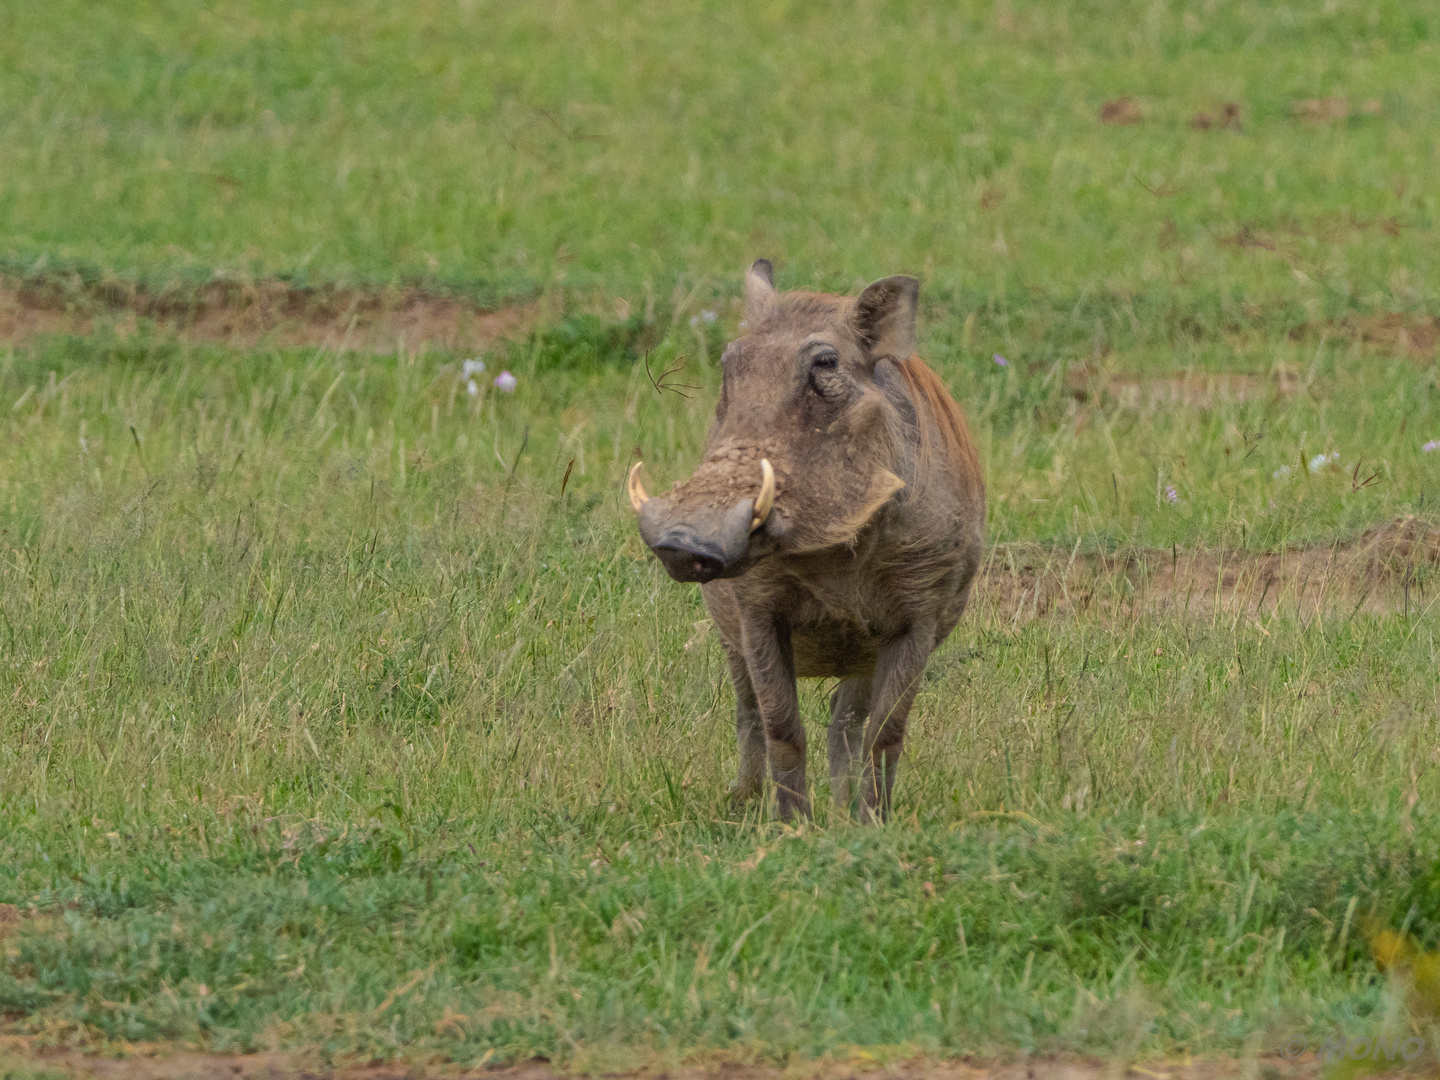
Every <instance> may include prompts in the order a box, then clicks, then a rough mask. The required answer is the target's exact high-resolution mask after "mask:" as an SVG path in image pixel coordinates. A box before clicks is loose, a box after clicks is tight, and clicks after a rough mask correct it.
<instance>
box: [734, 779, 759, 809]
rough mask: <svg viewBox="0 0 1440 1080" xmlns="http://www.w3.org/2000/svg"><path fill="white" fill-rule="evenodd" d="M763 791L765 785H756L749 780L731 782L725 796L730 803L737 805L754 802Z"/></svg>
mask: <svg viewBox="0 0 1440 1080" xmlns="http://www.w3.org/2000/svg"><path fill="white" fill-rule="evenodd" d="M764 790H765V785H764V784H763V783H759V784H757V783H755V782H754V781H750V780H732V781H731V782H730V786H729V787H728V788H727V789H726V794H727V795H729V797H730V801H731V803H734V804H737V805H738V804H740V803H747V802H754V801H755V800H756V799H758V798H759V797H760V796H761V794H762V793H763V792H764Z"/></svg>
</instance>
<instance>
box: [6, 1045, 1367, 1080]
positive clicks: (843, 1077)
mask: <svg viewBox="0 0 1440 1080" xmlns="http://www.w3.org/2000/svg"><path fill="white" fill-rule="evenodd" d="M14 1041H18V1040H14ZM16 1065H23V1066H25V1067H28V1069H30V1070H32V1071H34V1072H43V1073H50V1074H58V1075H61V1076H66V1077H74V1078H76V1080H82V1078H83V1080H289V1078H294V1080H460V1078H471V1077H473V1078H477V1080H478V1078H481V1077H483V1078H486V1080H558V1078H559V1077H564V1076H574V1075H587V1076H596V1075H599V1076H612V1077H634V1078H636V1080H640V1078H649V1080H820V1078H824V1080H1120V1078H1122V1077H1124V1078H1128V1080H1230V1078H1232V1077H1235V1078H1239V1077H1252V1076H1255V1075H1257V1067H1258V1069H1259V1073H1258V1075H1261V1076H1264V1077H1266V1078H1267V1080H1309V1078H1311V1077H1315V1076H1318V1075H1319V1074H1320V1072H1321V1063H1320V1062H1318V1061H1316V1060H1314V1055H1307V1056H1306V1057H1305V1058H1302V1059H1300V1060H1297V1061H1287V1060H1285V1059H1283V1058H1280V1057H1265V1058H1262V1059H1259V1060H1258V1061H1256V1060H1251V1061H1240V1060H1237V1059H1231V1058H1186V1059H1183V1060H1173V1061H1146V1062H1144V1063H1143V1064H1141V1063H1136V1064H1132V1065H1130V1066H1128V1067H1127V1066H1126V1065H1124V1064H1123V1063H1121V1062H1107V1061H1098V1060H1088V1061H1087V1060H1079V1059H1077V1060H1063V1059H1051V1060H1035V1059H1028V1060H1024V1061H1018V1062H1009V1063H984V1062H976V1061H966V1060H962V1061H932V1060H926V1059H922V1058H912V1059H910V1060H903V1061H895V1062H887V1063H884V1064H881V1063H878V1062H877V1061H876V1060H875V1059H874V1058H871V1057H857V1058H856V1059H853V1060H849V1061H845V1060H841V1061H835V1060H825V1061H810V1062H797V1063H795V1064H792V1065H789V1066H784V1067H779V1066H772V1065H756V1064H749V1063H743V1062H737V1061H728V1060H716V1061H710V1062H705V1063H701V1064H691V1065H679V1066H677V1065H673V1064H669V1065H664V1064H658V1063H650V1064H644V1065H635V1066H627V1065H620V1066H618V1067H604V1066H597V1065H594V1064H591V1065H586V1066H583V1067H582V1068H581V1069H580V1070H579V1071H574V1072H572V1071H567V1070H565V1069H561V1068H557V1067H555V1066H553V1065H551V1064H550V1063H549V1062H545V1061H531V1062H526V1063H524V1064H520V1065H509V1066H504V1067H500V1068H491V1067H488V1066H483V1065H482V1066H479V1067H476V1068H469V1069H462V1068H460V1067H458V1066H453V1065H444V1064H429V1065H427V1064H420V1063H406V1062H386V1063H371V1064H365V1065H334V1064H323V1063H321V1062H320V1061H319V1060H318V1059H315V1058H309V1057H305V1056H301V1055H296V1054H280V1053H274V1054H264V1053H262V1054H244V1055H223V1054H203V1053H195V1052H191V1051H182V1050H176V1049H172V1048H166V1047H163V1046H160V1047H156V1046H145V1047H133V1048H131V1049H130V1050H129V1051H128V1052H126V1053H125V1054H124V1056H115V1057H101V1056H98V1055H87V1054H82V1053H79V1052H76V1051H43V1052H23V1051H22V1052H18V1053H16V1052H12V1054H11V1055H8V1056H7V1055H6V1054H5V1053H4V1052H3V1050H0V1075H3V1074H4V1071H5V1070H6V1068H7V1066H8V1067H9V1068H11V1069H13V1068H14V1067H15V1066H16ZM20 1075H21V1076H23V1075H24V1073H20ZM1372 1075H1374V1074H1372Z"/></svg>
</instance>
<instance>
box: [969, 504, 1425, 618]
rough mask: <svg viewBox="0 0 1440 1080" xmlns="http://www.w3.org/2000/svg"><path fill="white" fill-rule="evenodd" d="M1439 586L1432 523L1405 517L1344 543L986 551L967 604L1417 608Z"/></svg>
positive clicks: (1007, 609)
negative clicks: (1259, 548) (1280, 546)
mask: <svg viewBox="0 0 1440 1080" xmlns="http://www.w3.org/2000/svg"><path fill="white" fill-rule="evenodd" d="M1437 585H1440V525H1434V524H1430V523H1428V522H1424V521H1420V520H1418V519H1416V518H1413V517H1409V518H1405V519H1403V520H1400V521H1396V522H1392V523H1391V524H1388V525H1382V526H1377V527H1375V528H1372V529H1368V530H1366V531H1365V532H1364V533H1362V534H1361V535H1360V536H1358V537H1356V538H1355V539H1353V540H1350V541H1348V542H1345V543H1336V544H1334V545H1331V546H1327V547H1312V548H1300V549H1291V550H1282V551H1274V552H1254V551H1203V550H1181V549H1180V548H1179V547H1176V548H1173V549H1171V550H1169V551H1164V550H1155V549H1122V550H1120V551H1117V552H1113V553H1099V552H1096V553H1088V552H1087V553H1080V552H1078V551H1077V552H1075V553H1074V554H1073V555H1072V554H1069V553H1066V552H1063V551H1055V550H1054V549H1045V548H1041V547H1039V546H1036V545H1025V544H1001V545H996V547H995V548H994V549H993V550H992V553H991V557H990V560H989V562H988V563H987V565H986V566H985V568H984V570H983V572H982V576H981V580H980V582H979V584H978V587H977V590H976V602H977V603H979V604H980V605H982V606H986V607H990V608H992V609H994V610H993V614H994V615H995V616H996V617H998V618H1001V619H1008V620H1009V621H1011V622H1012V623H1017V624H1018V623H1022V622H1029V621H1031V620H1033V619H1036V618H1040V617H1042V616H1044V615H1047V614H1051V613H1055V612H1062V611H1072V610H1076V609H1079V610H1089V609H1099V610H1102V611H1121V610H1124V611H1129V610H1133V609H1134V608H1135V607H1136V606H1142V607H1145V608H1147V609H1149V610H1157V609H1158V610H1166V609H1168V610H1180V611H1184V612H1188V613H1196V614H1213V613H1214V612H1216V611H1217V610H1219V611H1221V612H1224V613H1228V614H1232V615H1260V614H1268V613H1271V612H1273V611H1275V610H1277V609H1282V608H1283V609H1284V610H1286V611H1299V612H1300V613H1301V614H1302V615H1307V616H1308V615H1311V614H1313V613H1315V612H1317V611H1323V610H1330V609H1346V610H1350V611H1356V612H1358V611H1369V612H1394V611H1412V612H1418V611H1420V610H1423V609H1425V608H1426V607H1428V606H1429V605H1430V604H1431V603H1433V601H1434V594H1435V592H1436V586H1437Z"/></svg>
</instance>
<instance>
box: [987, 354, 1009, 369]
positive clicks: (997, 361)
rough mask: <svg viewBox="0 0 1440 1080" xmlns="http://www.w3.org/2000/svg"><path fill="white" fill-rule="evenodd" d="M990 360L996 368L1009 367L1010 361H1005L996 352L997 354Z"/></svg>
mask: <svg viewBox="0 0 1440 1080" xmlns="http://www.w3.org/2000/svg"><path fill="white" fill-rule="evenodd" d="M990 359H991V360H994V361H995V366H996V367H1009V366H1010V361H1009V360H1006V359H1005V358H1004V357H1003V356H1001V355H1000V354H999V353H998V352H997V353H996V354H995V355H994V356H992V357H991V358H990Z"/></svg>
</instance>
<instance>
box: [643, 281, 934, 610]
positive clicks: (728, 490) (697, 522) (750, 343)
mask: <svg viewBox="0 0 1440 1080" xmlns="http://www.w3.org/2000/svg"><path fill="white" fill-rule="evenodd" d="M918 292H919V283H918V282H917V281H916V280H915V279H914V278H909V277H891V278H885V279H884V280H883V281H877V282H876V283H875V284H873V285H871V286H870V287H869V288H867V289H866V290H865V291H864V292H863V293H861V295H860V296H859V297H858V298H853V299H852V298H848V297H840V296H828V295H822V294H818V293H784V294H781V293H778V292H776V291H775V285H774V282H773V278H772V276H771V268H770V264H769V263H768V262H766V261H765V260H764V259H761V260H759V261H758V262H756V263H755V265H754V266H752V267H751V268H750V271H749V273H748V274H747V275H746V278H745V321H744V322H743V323H741V328H742V331H743V333H742V336H741V337H739V338H737V339H736V340H735V341H732V342H731V343H730V345H729V346H728V347H727V348H726V350H725V354H724V356H723V357H722V358H721V361H720V363H721V367H722V370H723V378H724V381H723V384H722V387H721V391H720V401H719V403H718V404H717V405H716V407H715V424H714V427H713V428H711V430H710V437H709V439H708V441H707V442H706V445H705V459H704V461H703V462H701V464H700V467H699V468H698V469H697V470H696V471H695V473H694V475H693V476H691V477H690V479H688V480H686V481H685V482H684V483H683V484H678V485H676V486H675V488H674V489H673V490H672V491H671V492H670V493H669V494H668V495H663V496H655V497H653V498H652V497H650V496H648V495H646V493H645V489H644V487H643V485H642V482H641V479H640V465H639V464H636V465H635V467H634V468H632V469H631V470H630V478H629V489H630V501H631V503H632V504H633V505H634V507H635V511H636V513H637V514H638V515H639V518H640V535H641V536H642V537H643V538H644V540H645V543H647V544H648V545H649V546H650V549H651V550H652V551H654V552H655V554H656V555H657V556H658V557H659V559H660V561H661V562H662V563H664V564H665V569H666V570H668V571H669V572H670V576H671V577H673V578H674V579H675V580H676V581H698V582H706V581H712V580H714V579H716V578H724V577H736V576H738V575H740V574H743V573H744V572H745V571H746V570H747V569H749V568H750V567H751V566H753V565H754V564H755V563H756V562H757V561H758V560H759V559H762V558H764V557H765V556H767V555H772V554H776V553H786V554H798V553H801V552H806V551H816V550H820V549H822V548H825V547H831V546H834V545H836V544H843V543H846V542H848V541H850V540H852V539H853V538H854V537H855V535H856V533H858V532H859V531H860V529H861V528H863V527H864V525H865V524H866V522H868V521H869V520H870V519H871V518H872V517H873V516H874V515H875V513H876V512H877V511H878V510H879V509H880V508H881V507H882V506H883V505H884V504H885V503H886V502H887V501H888V500H889V499H890V497H891V496H893V495H894V494H895V493H896V492H897V491H899V490H900V489H901V488H903V487H904V486H905V484H904V482H903V481H902V480H900V478H899V477H897V476H896V475H895V474H894V473H893V472H892V471H891V468H892V467H895V464H896V462H895V455H896V451H897V446H896V442H897V440H896V432H897V430H898V428H899V416H898V413H897V410H896V408H895V406H894V405H893V404H892V403H891V401H890V399H889V398H887V396H886V395H885V394H884V393H883V392H882V390H881V389H880V386H879V385H878V384H877V381H876V379H877V372H876V365H877V364H878V363H880V362H881V361H883V360H887V359H888V360H893V361H903V360H905V359H906V358H907V357H909V356H910V355H911V354H912V353H913V352H914V351H915V306H916V297H917V295H918ZM891 377H893V373H892V374H891Z"/></svg>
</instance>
